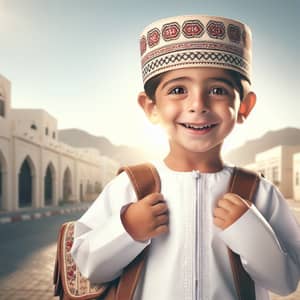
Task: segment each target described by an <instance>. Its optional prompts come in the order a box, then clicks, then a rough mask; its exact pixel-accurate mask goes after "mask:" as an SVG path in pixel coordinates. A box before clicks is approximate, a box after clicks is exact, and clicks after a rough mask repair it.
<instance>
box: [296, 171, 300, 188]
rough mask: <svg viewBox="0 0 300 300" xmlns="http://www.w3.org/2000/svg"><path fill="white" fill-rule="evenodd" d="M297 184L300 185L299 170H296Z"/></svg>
mask: <svg viewBox="0 0 300 300" xmlns="http://www.w3.org/2000/svg"><path fill="white" fill-rule="evenodd" d="M296 185H297V186H298V185H300V172H299V171H297V172H296Z"/></svg>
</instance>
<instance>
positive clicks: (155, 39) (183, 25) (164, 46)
mask: <svg viewBox="0 0 300 300" xmlns="http://www.w3.org/2000/svg"><path fill="white" fill-rule="evenodd" d="M140 50H141V63H142V74H143V82H144V84H145V83H146V82H147V81H148V80H149V79H150V78H152V77H154V76H156V75H158V74H161V73H163V72H166V71H170V70H174V69H179V68H188V67H195V66H201V67H215V68H224V69H229V70H234V71H237V72H239V73H240V74H242V75H244V76H245V77H246V78H247V80H249V82H250V81H251V59H252V54H251V31H250V28H249V27H248V26H247V25H245V24H243V23H240V22H238V21H235V20H232V19H227V18H223V17H211V16H203V15H189V16H177V17H171V18H166V19H161V20H158V21H156V22H154V23H152V24H150V25H149V26H147V27H146V28H145V29H144V31H143V33H142V35H141V37H140Z"/></svg>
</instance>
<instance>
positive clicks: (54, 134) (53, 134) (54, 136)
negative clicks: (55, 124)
mask: <svg viewBox="0 0 300 300" xmlns="http://www.w3.org/2000/svg"><path fill="white" fill-rule="evenodd" d="M52 137H53V139H54V140H55V138H56V133H55V131H53V133H52Z"/></svg>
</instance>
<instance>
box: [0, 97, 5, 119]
mask: <svg viewBox="0 0 300 300" xmlns="http://www.w3.org/2000/svg"><path fill="white" fill-rule="evenodd" d="M0 116H1V117H5V103H4V101H3V100H2V99H0Z"/></svg>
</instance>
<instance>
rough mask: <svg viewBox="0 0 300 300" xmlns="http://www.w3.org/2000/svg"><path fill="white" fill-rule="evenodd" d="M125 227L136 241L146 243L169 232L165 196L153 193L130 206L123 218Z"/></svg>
mask: <svg viewBox="0 0 300 300" xmlns="http://www.w3.org/2000/svg"><path fill="white" fill-rule="evenodd" d="M121 219H122V223H123V226H124V227H125V229H126V231H127V232H128V233H129V234H130V235H131V237H132V238H133V239H134V240H136V241H140V242H143V241H146V240H148V239H150V238H153V237H156V236H158V235H161V234H163V233H167V232H168V231H169V226H168V225H169V213H168V206H167V204H166V202H165V201H164V200H163V195H162V194H159V193H153V194H149V195H147V196H146V197H145V198H143V199H141V200H139V201H137V202H135V203H132V204H130V205H129V206H128V207H127V208H126V210H125V211H124V212H123V213H122V216H121Z"/></svg>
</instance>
